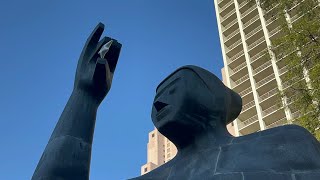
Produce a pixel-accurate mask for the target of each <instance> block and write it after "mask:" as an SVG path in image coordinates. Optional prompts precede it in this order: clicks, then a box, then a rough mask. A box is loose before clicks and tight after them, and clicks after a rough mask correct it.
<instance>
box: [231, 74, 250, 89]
mask: <svg viewBox="0 0 320 180" xmlns="http://www.w3.org/2000/svg"><path fill="white" fill-rule="evenodd" d="M248 79H249V74H247V75H245V76H243V77H242V78H240V79H238V80H236V81H235V82H234V83H235V84H236V86H238V85H240V84H241V83H243V82H245V81H246V80H248Z"/></svg>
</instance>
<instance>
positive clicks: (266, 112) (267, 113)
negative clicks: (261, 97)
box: [262, 104, 282, 117]
mask: <svg viewBox="0 0 320 180" xmlns="http://www.w3.org/2000/svg"><path fill="white" fill-rule="evenodd" d="M280 108H282V107H279V105H277V104H275V105H273V106H271V107H269V108H268V109H266V110H264V111H262V116H263V117H266V116H268V115H270V114H271V113H273V112H275V111H278V110H279V109H280Z"/></svg>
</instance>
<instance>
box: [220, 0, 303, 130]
mask: <svg viewBox="0 0 320 180" xmlns="http://www.w3.org/2000/svg"><path fill="white" fill-rule="evenodd" d="M214 5H215V10H216V16H217V24H218V28H219V35H220V42H221V49H222V55H223V62H224V68H223V69H222V75H223V77H224V81H225V84H226V85H227V86H228V87H229V88H231V89H233V90H234V91H236V92H237V93H239V94H240V95H241V97H242V100H243V108H242V112H241V113H240V115H239V117H238V118H237V119H236V120H235V121H234V122H233V125H234V131H235V135H236V136H241V135H246V134H249V133H253V132H257V131H261V130H265V129H268V128H272V127H275V126H279V125H283V124H287V123H290V122H291V120H292V119H294V118H295V117H297V116H299V113H298V111H297V110H294V109H293V108H292V107H291V106H290V102H288V101H287V100H286V98H283V99H281V98H280V97H279V96H277V94H278V91H279V90H282V89H284V88H287V87H288V86H289V84H287V83H285V82H283V76H284V74H285V73H286V72H287V70H286V64H285V63H284V62H283V61H282V59H277V58H276V56H275V55H274V54H273V53H272V52H271V51H269V53H270V56H265V52H268V48H267V47H269V46H270V45H271V40H272V39H274V38H276V37H279V36H281V35H282V33H281V31H280V27H279V26H278V23H277V19H275V18H273V17H272V16H271V15H270V14H271V13H270V12H272V11H273V10H274V9H271V10H270V11H268V12H265V11H263V10H262V9H261V8H260V7H259V6H258V4H257V3H253V4H250V3H248V1H247V0H214ZM294 8H295V7H294ZM291 12H294V11H288V17H287V19H288V22H289V23H294V22H295V21H296V20H297V19H298V17H297V16H295V15H294V14H290V13H291ZM276 102H280V103H279V104H280V105H277V104H276Z"/></svg>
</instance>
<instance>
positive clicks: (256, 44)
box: [248, 36, 265, 51]
mask: <svg viewBox="0 0 320 180" xmlns="http://www.w3.org/2000/svg"><path fill="white" fill-rule="evenodd" d="M264 41H265V37H264V36H263V37H261V38H260V39H258V40H256V41H255V42H254V43H252V44H250V45H249V46H248V50H249V51H250V50H252V49H253V48H254V47H256V46H258V45H259V44H260V43H262V42H264Z"/></svg>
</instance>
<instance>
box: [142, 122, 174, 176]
mask: <svg viewBox="0 0 320 180" xmlns="http://www.w3.org/2000/svg"><path fill="white" fill-rule="evenodd" d="M176 154H177V148H176V146H175V145H174V144H173V143H172V142H171V141H169V139H167V138H166V137H164V136H163V135H162V134H161V133H160V132H159V131H158V130H157V129H156V128H155V129H154V130H153V131H151V132H150V133H149V142H148V145H147V163H146V164H145V165H143V166H142V167H141V175H143V174H146V173H148V172H150V171H152V170H153V169H155V168H157V167H159V166H161V165H162V164H164V163H166V162H168V161H170V160H171V159H172V158H173V157H174V156H175V155H176Z"/></svg>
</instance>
